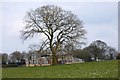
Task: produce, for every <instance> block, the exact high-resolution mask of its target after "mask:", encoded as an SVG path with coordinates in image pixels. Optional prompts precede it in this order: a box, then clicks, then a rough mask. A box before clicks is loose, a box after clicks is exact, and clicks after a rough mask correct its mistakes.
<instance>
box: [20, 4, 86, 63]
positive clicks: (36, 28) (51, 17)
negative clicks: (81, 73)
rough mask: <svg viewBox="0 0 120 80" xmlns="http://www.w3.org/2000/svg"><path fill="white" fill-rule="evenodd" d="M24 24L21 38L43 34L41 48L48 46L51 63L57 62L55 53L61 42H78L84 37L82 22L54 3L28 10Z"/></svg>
mask: <svg viewBox="0 0 120 80" xmlns="http://www.w3.org/2000/svg"><path fill="white" fill-rule="evenodd" d="M25 22H26V26H25V29H24V30H22V31H21V35H22V39H23V40H26V39H27V38H31V37H33V36H34V35H35V34H44V35H45V36H46V40H44V42H43V44H42V46H43V47H41V48H50V50H51V53H52V65H55V64H57V60H56V53H57V50H58V48H59V47H60V46H61V45H63V44H70V43H74V44H75V43H76V44H79V43H81V41H82V40H83V39H84V38H85V37H84V36H85V33H86V31H85V29H84V27H83V22H82V21H80V20H79V19H78V18H77V16H76V15H74V14H73V13H72V12H71V11H65V10H63V9H62V8H60V7H57V6H54V5H46V6H42V7H39V8H37V9H35V10H30V11H28V12H27V14H26V16H25Z"/></svg>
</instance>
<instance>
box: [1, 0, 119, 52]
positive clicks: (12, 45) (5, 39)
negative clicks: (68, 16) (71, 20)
mask: <svg viewBox="0 0 120 80" xmlns="http://www.w3.org/2000/svg"><path fill="white" fill-rule="evenodd" d="M43 5H57V6H59V7H61V8H62V9H64V10H69V11H72V12H73V13H74V14H76V15H77V16H78V18H79V19H80V20H82V21H83V22H84V26H85V29H86V31H87V35H86V37H87V45H89V44H90V43H91V42H93V41H94V40H98V39H99V40H102V41H104V42H106V43H107V45H109V46H112V47H115V48H116V49H118V3H117V2H51V3H50V2H4V3H2V7H1V10H2V16H0V18H2V28H0V31H2V32H1V34H2V37H0V38H2V39H0V42H1V40H2V46H1V47H2V50H1V51H0V52H5V53H12V52H13V51H15V50H18V51H21V52H22V51H28V50H29V48H28V47H29V45H30V44H33V43H39V42H40V38H37V37H35V38H33V39H30V40H27V41H25V42H24V43H23V42H22V40H21V39H20V32H19V31H21V30H22V29H23V27H24V23H23V18H24V16H25V14H26V11H29V9H36V8H38V7H41V6H43ZM38 37H40V36H38Z"/></svg>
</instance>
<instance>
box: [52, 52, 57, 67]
mask: <svg viewBox="0 0 120 80" xmlns="http://www.w3.org/2000/svg"><path fill="white" fill-rule="evenodd" d="M56 64H57V57H56V52H55V51H53V53H52V65H56Z"/></svg>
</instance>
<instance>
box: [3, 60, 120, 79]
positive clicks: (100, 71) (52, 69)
mask: <svg viewBox="0 0 120 80" xmlns="http://www.w3.org/2000/svg"><path fill="white" fill-rule="evenodd" d="M2 77H3V78H117V77H118V61H117V60H113V61H102V62H86V63H79V64H70V65H57V66H44V67H17V68H3V69H2Z"/></svg>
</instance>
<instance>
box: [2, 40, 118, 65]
mask: <svg viewBox="0 0 120 80" xmlns="http://www.w3.org/2000/svg"><path fill="white" fill-rule="evenodd" d="M48 54H51V52H50V50H49V49H48V50H47V51H45V50H41V51H40V52H39V50H38V51H36V50H33V49H32V50H30V51H28V52H20V51H14V52H13V53H11V54H9V55H8V54H7V53H2V54H1V55H2V64H3V65H4V64H15V63H21V64H25V60H26V59H28V60H31V59H32V57H33V55H35V56H37V57H36V58H40V57H42V56H43V55H48ZM61 55H64V56H68V55H70V56H73V57H74V58H80V59H82V60H83V61H85V62H90V61H98V60H99V61H103V60H115V59H120V53H119V52H118V51H116V49H115V48H113V47H111V46H108V45H107V44H106V43H105V42H103V41H101V40H96V41H93V42H92V43H91V44H90V45H89V46H87V47H85V48H83V49H76V48H74V47H73V46H72V45H70V44H69V45H66V46H65V48H64V49H59V50H58V52H57V58H61Z"/></svg>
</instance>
